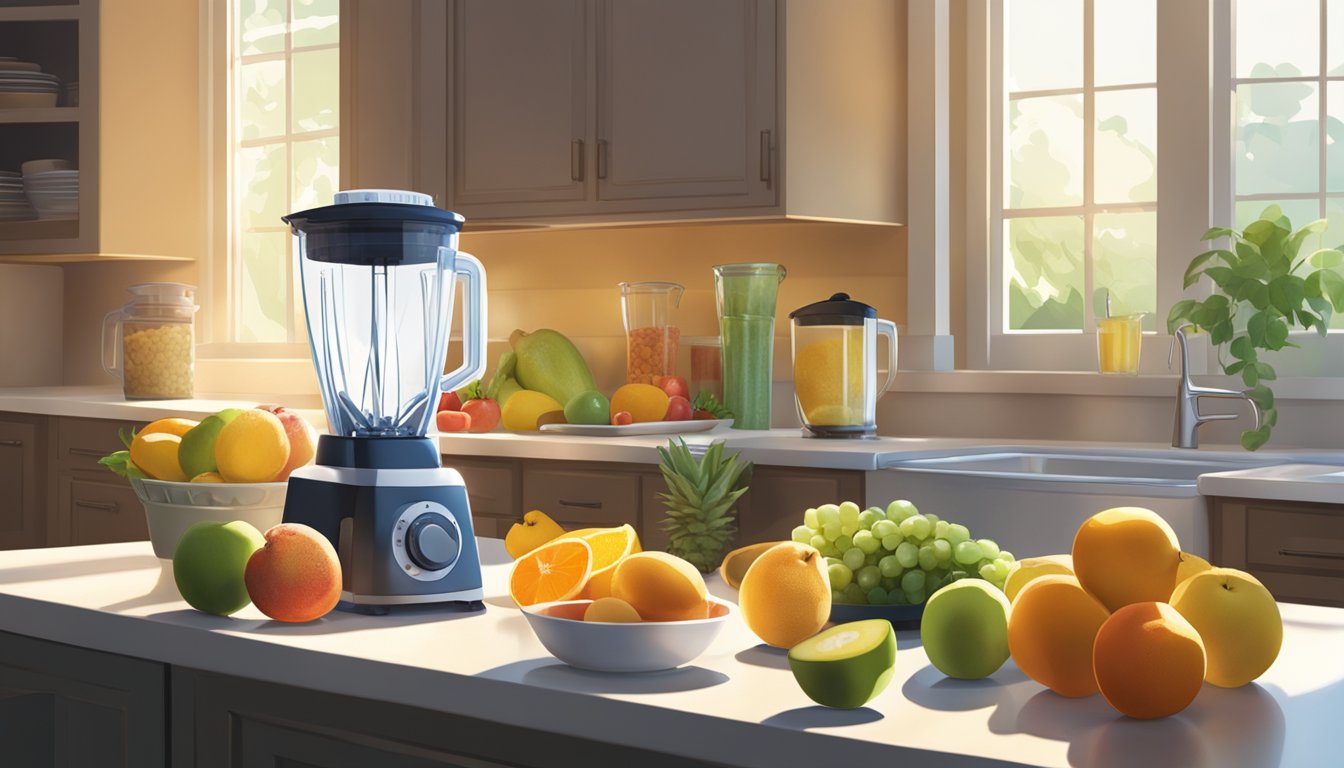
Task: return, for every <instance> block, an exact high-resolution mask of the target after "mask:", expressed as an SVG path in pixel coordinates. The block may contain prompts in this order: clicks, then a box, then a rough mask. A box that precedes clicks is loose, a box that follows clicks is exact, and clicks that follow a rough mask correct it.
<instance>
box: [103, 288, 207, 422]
mask: <svg viewBox="0 0 1344 768" xmlns="http://www.w3.org/2000/svg"><path fill="white" fill-rule="evenodd" d="M126 290H128V291H130V293H131V296H132V297H134V298H132V299H131V300H130V301H129V302H128V303H127V304H126V305H125V306H123V307H122V308H121V309H117V310H113V311H112V312H109V313H108V314H107V317H105V318H103V370H105V371H107V372H108V373H110V374H112V375H113V376H116V377H117V378H119V379H121V387H122V392H123V393H125V395H126V399H127V400H169V399H182V398H191V397H193V396H195V369H196V336H195V331H194V329H193V327H192V321H193V318H194V317H195V315H196V310H198V309H200V307H198V306H196V286H194V285H186V284H184V283H141V284H139V285H132V286H131V287H130V288H127V289H126Z"/></svg>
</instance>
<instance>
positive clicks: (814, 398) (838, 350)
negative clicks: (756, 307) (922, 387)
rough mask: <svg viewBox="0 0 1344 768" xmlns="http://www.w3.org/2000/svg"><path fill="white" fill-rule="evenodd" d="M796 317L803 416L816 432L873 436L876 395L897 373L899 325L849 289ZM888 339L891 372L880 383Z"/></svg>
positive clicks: (796, 383)
mask: <svg viewBox="0 0 1344 768" xmlns="http://www.w3.org/2000/svg"><path fill="white" fill-rule="evenodd" d="M789 318H790V319H791V320H792V341H793V389H794V401H795V402H796V404H797V406H798V418H799V419H800V420H801V421H802V422H803V426H804V427H805V428H806V429H807V432H808V433H809V434H811V435H812V436H814V437H873V436H875V435H876V434H877V422H876V406H877V398H878V397H880V396H881V395H882V393H883V392H886V391H887V389H888V388H889V387H890V386H891V383H892V381H893V380H894V379H895V378H896V326H895V325H894V324H893V323H892V322H891V321H889V320H879V319H878V317H877V310H876V309H874V308H872V307H870V306H868V305H867V304H864V303H863V302H861V301H854V300H852V299H850V298H849V296H848V294H844V293H837V294H835V295H833V296H831V298H830V299H828V300H826V301H819V302H816V303H815V304H809V305H807V306H806V307H802V308H800V309H797V310H794V311H793V312H792V313H790V314H789ZM879 336H885V337H886V338H887V353H888V362H887V377H886V381H885V382H883V384H882V386H881V387H879V386H878V384H877V339H878V337H879Z"/></svg>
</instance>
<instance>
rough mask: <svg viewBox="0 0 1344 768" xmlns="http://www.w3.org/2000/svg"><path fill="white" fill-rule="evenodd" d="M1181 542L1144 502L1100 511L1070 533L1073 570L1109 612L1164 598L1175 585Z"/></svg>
mask: <svg viewBox="0 0 1344 768" xmlns="http://www.w3.org/2000/svg"><path fill="white" fill-rule="evenodd" d="M1180 565H1181V547H1180V544H1178V543H1177V541H1176V532H1175V531H1173V530H1172V529H1171V526H1170V525H1168V524H1167V521H1166V520H1163V519H1162V518H1160V517H1158V516H1157V514H1156V513H1154V512H1153V511H1152V510H1148V509H1144V508H1142V507H1116V508H1114V509H1107V510H1105V511H1102V512H1098V513H1097V514H1095V515H1093V516H1092V517H1090V518H1088V519H1087V521H1086V522H1084V523H1083V524H1082V526H1080V527H1079V528H1078V533H1077V535H1075V536H1074V537H1073V572H1074V573H1075V574H1076V575H1077V576H1078V582H1079V583H1080V584H1082V585H1083V589H1086V590H1087V591H1088V592H1090V593H1092V595H1093V596H1095V597H1096V598H1097V599H1098V600H1100V601H1101V604H1102V605H1104V606H1106V610H1108V611H1112V612H1114V611H1116V610H1118V609H1120V608H1122V607H1124V606H1126V605H1129V604H1130V603H1146V602H1152V601H1161V602H1166V601H1167V599H1168V598H1170V597H1171V592H1172V590H1174V589H1176V571H1177V569H1179V568H1180Z"/></svg>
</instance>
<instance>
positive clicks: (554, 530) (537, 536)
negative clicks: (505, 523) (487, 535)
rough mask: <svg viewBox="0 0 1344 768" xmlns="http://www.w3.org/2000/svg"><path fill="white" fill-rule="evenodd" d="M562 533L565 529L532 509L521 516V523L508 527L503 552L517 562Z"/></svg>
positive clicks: (545, 515)
mask: <svg viewBox="0 0 1344 768" xmlns="http://www.w3.org/2000/svg"><path fill="white" fill-rule="evenodd" d="M564 532H565V529H564V528H561V527H560V524H559V523H557V522H555V521H554V520H552V519H551V518H550V516H549V515H547V514H546V513H545V512H542V511H541V510H539V509H534V510H532V511H531V512H528V513H527V514H525V515H523V522H521V523H514V524H513V525H512V526H510V527H509V532H508V533H506V534H504V550H505V551H506V552H508V553H509V557H512V558H513V559H514V560H517V559H518V558H520V557H522V556H523V555H525V554H527V553H528V552H531V551H532V550H534V549H536V548H537V547H540V546H541V545H542V544H545V543H546V542H548V541H550V540H551V539H554V538H558V537H559V536H560V535H562V534H563V533H564Z"/></svg>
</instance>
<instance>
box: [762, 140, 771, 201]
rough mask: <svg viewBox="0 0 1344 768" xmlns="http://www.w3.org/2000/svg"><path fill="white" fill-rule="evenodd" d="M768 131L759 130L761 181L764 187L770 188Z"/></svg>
mask: <svg viewBox="0 0 1344 768" xmlns="http://www.w3.org/2000/svg"><path fill="white" fill-rule="evenodd" d="M770 165H771V164H770V131H768V130H766V131H761V181H764V182H765V188H766V189H769V188H770V182H771V177H772V176H773V174H771V173H770V170H771V168H770Z"/></svg>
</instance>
